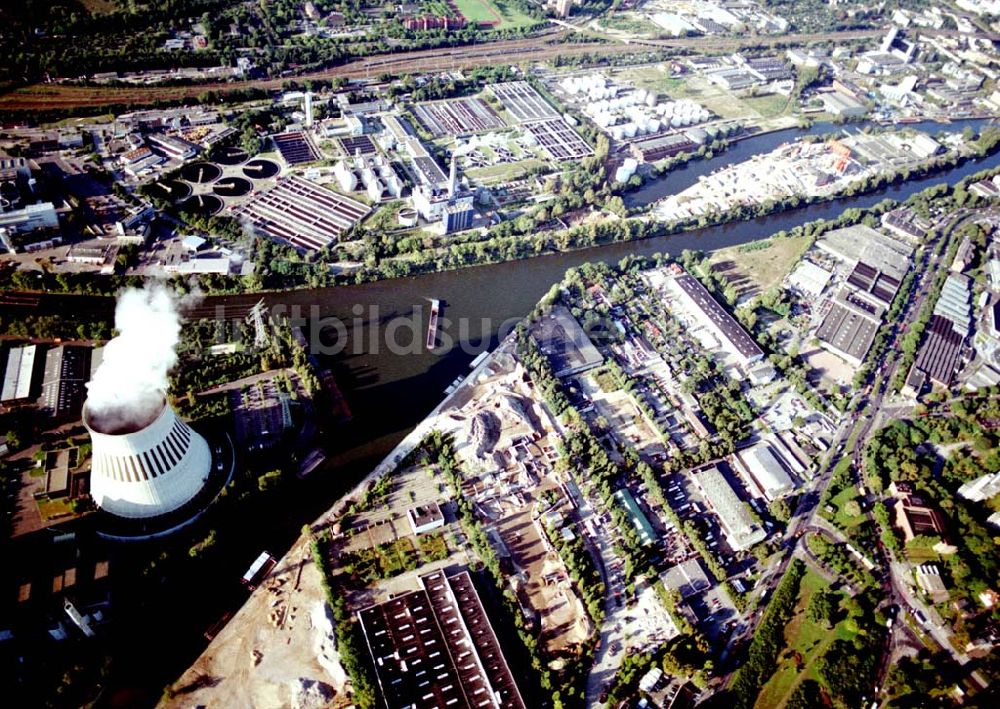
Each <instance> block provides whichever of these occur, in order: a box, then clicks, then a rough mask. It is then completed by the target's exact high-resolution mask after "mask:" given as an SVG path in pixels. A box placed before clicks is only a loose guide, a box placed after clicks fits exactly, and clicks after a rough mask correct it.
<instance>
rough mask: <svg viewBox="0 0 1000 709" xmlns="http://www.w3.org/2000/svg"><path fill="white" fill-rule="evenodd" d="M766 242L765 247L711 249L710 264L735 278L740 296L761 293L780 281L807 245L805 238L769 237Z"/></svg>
mask: <svg viewBox="0 0 1000 709" xmlns="http://www.w3.org/2000/svg"><path fill="white" fill-rule="evenodd" d="M767 243H768V246H767V247H766V248H758V249H753V250H748V249H747V248H746V246H743V247H740V246H730V247H727V248H725V249H719V250H718V251H715V252H713V253H712V255H711V257H710V259H709V260H710V261H711V263H712V265H713V267H715V268H716V269H717V270H722V271H723V272H724V273H725V275H726V276H727V277H728V278H731V279H733V280H734V281H735V282H736V285H737V288H738V290H739V291H740V295H741V296H742V295H743V294H744V293H753V292H758V293H764V292H766V291H768V290H769V289H770V288H772V287H774V286H776V285H778V284H779V283H781V281H782V279H783V278H784V277H785V276H786V275H787V274H788V272H789V271H791V270H792V267H793V266H794V265H795V264H796V263H798V261H799V259H800V258H801V257H802V254H803V253H804V252H805V250H806V248H808V246H809V239H808V238H806V237H798V238H787V239H769V240H768V242H767ZM741 249H742V250H741Z"/></svg>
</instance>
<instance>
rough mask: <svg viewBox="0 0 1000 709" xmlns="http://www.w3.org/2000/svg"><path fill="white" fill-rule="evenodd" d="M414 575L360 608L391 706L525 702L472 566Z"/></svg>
mask: <svg viewBox="0 0 1000 709" xmlns="http://www.w3.org/2000/svg"><path fill="white" fill-rule="evenodd" d="M419 582H420V588H419V589H418V590H415V591H411V592H410V593H406V594H403V595H400V596H397V597H396V598H393V599H392V600H390V601H386V602H385V603H382V604H379V605H376V606H371V607H369V608H365V609H363V610H361V611H358V618H359V619H360V620H361V628H362V631H363V632H364V636H365V641H366V642H367V644H368V650H369V652H371V655H372V659H373V660H374V662H375V668H376V674H377V675H378V681H379V686H380V687H381V688H382V696H383V698H384V700H385V702H386V705H387V706H388V707H389V709H405V708H406V707H414V708H417V709H420V708H423V707H426V708H427V709H430V708H431V707H450V706H466V707H500V708H501V709H524V706H525V705H524V702H523V701H522V699H521V694H520V692H518V689H517V683H516V682H515V681H514V677H513V675H512V674H511V672H510V668H509V667H508V666H507V661H506V660H505V659H504V656H503V651H502V650H501V649H500V643H499V642H498V641H497V638H496V634H495V633H494V632H493V628H492V626H491V625H490V621H489V618H488V617H487V615H486V611H485V610H484V609H483V606H482V603H481V602H480V600H479V594H478V593H477V592H476V589H475V586H474V585H473V583H472V577H471V576H470V575H469V572H468V571H461V572H459V573H457V574H452V575H445V574H444V572H440V571H438V572H435V573H432V574H426V575H424V576H421V577H420V578H419Z"/></svg>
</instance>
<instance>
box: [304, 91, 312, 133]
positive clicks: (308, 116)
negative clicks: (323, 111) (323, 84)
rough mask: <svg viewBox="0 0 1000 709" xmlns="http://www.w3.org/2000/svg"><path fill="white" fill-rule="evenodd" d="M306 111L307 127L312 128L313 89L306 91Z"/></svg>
mask: <svg viewBox="0 0 1000 709" xmlns="http://www.w3.org/2000/svg"><path fill="white" fill-rule="evenodd" d="M305 113H306V128H312V124H313V95H312V91H306V98H305Z"/></svg>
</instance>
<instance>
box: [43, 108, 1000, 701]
mask: <svg viewBox="0 0 1000 709" xmlns="http://www.w3.org/2000/svg"><path fill="white" fill-rule="evenodd" d="M814 130H819V132H828V131H825V130H822V129H816V128H815V127H814ZM791 137H793V136H792V135H791V134H787V135H784V136H779V137H775V136H774V134H771V135H769V136H760V137H758V138H754V139H752V141H745V142H743V143H741V144H740V145H739V146H737V149H738V150H741V151H742V150H744V146H745V145H748V144H751V145H752V146H753V147H752V151H754V152H766V151H767V150H769V149H770V148H768V146H769V145H772V146H773V145H777V144H779V143H780V142H784V141H785V140H788V139H790V138H791ZM775 140H777V141H778V142H777V143H775V142H774V141H775ZM754 141H762V142H754ZM749 154H751V153H745V152H741V153H737V152H734V151H732V150H731V151H729V152H727V153H725V154H723V155H722V156H720V157H719V158H717V159H716V160H714V161H711V162H705V163H704V165H702V166H701V167H700V168H699V169H708V168H709V167H712V168H714V167H716V166H718V165H720V164H724V163H728V162H730V161H731V160H735V159H744V158H745V157H749ZM998 164H1000V154H998V155H994V156H993V157H991V158H988V159H986V160H983V161H971V162H968V163H966V164H964V165H963V166H961V167H958V168H955V169H953V170H950V171H947V172H944V173H940V174H938V175H935V176H932V177H928V178H925V179H922V180H915V181H912V182H909V183H907V184H905V185H895V186H891V187H888V188H885V189H882V190H879V191H878V192H875V193H872V194H869V195H864V196H858V197H851V198H845V199H840V200H834V201H831V202H827V203H824V204H819V205H812V206H807V207H803V208H800V209H797V210H793V211H788V212H783V213H781V214H775V215H772V216H769V217H763V218H761V219H756V220H752V221H747V222H741V223H735V224H728V225H722V226H717V227H711V228H706V229H699V230H695V231H691V232H686V233H684V234H678V235H673V236H668V237H661V238H656V239H649V240H645V241H638V242H631V243H624V244H613V245H608V246H602V247H595V248H591V249H585V250H580V251H574V252H570V253H562V254H554V255H548V256H541V257H538V258H534V259H530V260H524V261H516V262H510V263H502V264H497V265H490V266H481V267H475V268H467V269H463V270H460V271H451V272H446V273H438V274H432V275H426V276H419V277H413V278H405V279H397V280H393V281H388V282H379V283H370V284H363V285H358V286H343V287H337V288H326V289H316V290H308V291H297V292H290V293H274V294H268V295H266V296H264V298H265V300H266V302H267V303H268V304H269V305H270V306H271V307H273V308H275V309H278V308H280V309H284V310H285V311H286V312H289V311H291V310H293V309H294V308H295V307H296V306H297V307H298V308H299V310H300V312H301V314H302V315H303V316H304V318H305V320H306V324H307V325H309V326H310V329H311V332H310V334H311V335H313V336H314V337H315V338H316V340H315V341H316V343H317V345H322V346H323V347H326V348H336V347H337V346H340V347H342V350H341V351H339V352H330V353H327V354H323V353H322V352H317V354H318V356H319V357H320V359H321V360H322V361H323V362H324V363H325V364H328V365H329V366H331V367H332V369H333V370H334V372H335V375H336V378H337V381H338V383H339V385H340V388H341V389H342V390H343V392H344V394H345V395H346V398H347V400H348V403H349V405H350V407H351V409H352V411H353V414H354V418H353V420H352V421H351V422H350V423H348V424H345V425H343V426H341V427H339V428H336V429H334V430H332V431H331V432H330V434H329V438H330V440H327V441H325V443H326V445H327V446H328V448H329V450H330V454H331V455H330V457H329V459H328V460H327V463H326V465H325V466H324V467H322V468H320V469H318V470H316V471H314V472H313V473H312V474H311V475H310V476H309V477H308V478H306V480H305V481H303V482H301V483H295V484H293V485H292V486H291V487H289V488H288V489H287V490H286V491H284V492H282V494H280V495H279V496H278V497H274V498H269V502H268V508H267V509H265V510H262V509H254V510H247V511H246V515H247V520H246V523H245V524H237V525H235V526H234V525H233V524H231V523H229V522H227V523H225V525H224V526H223V527H220V529H219V532H220V534H219V545H220V548H221V547H224V548H225V553H224V554H222V555H216V556H214V557H213V559H214V560H213V563H212V564H211V566H210V567H207V566H204V565H202V566H200V567H196V568H198V571H197V573H194V572H192V574H191V578H167V577H162V578H161V579H159V581H153V582H152V583H151V582H149V581H142V580H141V579H139V578H133V574H134V573H135V572H134V571H131V572H130V571H127V570H123V571H121V572H120V573H119V574H118V576H117V581H116V598H117V602H116V607H115V617H116V623H115V624H114V628H115V630H114V635H113V637H112V638H111V647H112V650H111V651H112V654H113V655H114V657H115V668H116V669H115V672H114V677H113V678H112V680H111V682H110V685H111V687H112V688H113V689H112V691H113V693H114V694H115V695H116V696H119V697H121V696H129V693H130V692H135V694H134V695H132V696H133V697H139V698H141V699H138V703H140V704H147V703H149V702H150V701H155V699H156V698H157V697H158V695H159V691H160V690H161V689H162V687H163V686H164V685H165V684H166V683H168V682H171V681H173V680H174V679H175V678H177V677H178V676H179V675H180V673H181V672H183V670H184V669H185V668H186V667H187V666H188V665H189V664H190V663H191V662H192V661H193V660H194V658H195V657H196V656H197V654H198V653H200V652H201V651H202V650H203V649H204V647H205V640H204V639H203V638H202V635H201V633H202V632H203V631H204V630H205V628H206V627H208V625H210V624H211V623H212V622H214V621H216V620H218V618H219V617H220V616H221V615H222V614H223V613H224V612H226V611H227V610H230V611H235V609H236V608H238V606H239V605H240V604H241V603H242V602H243V600H244V599H245V597H246V595H245V592H244V591H242V590H241V589H240V586H239V584H238V582H237V579H238V578H239V576H240V575H241V574H242V573H243V571H244V570H245V569H246V568H247V566H248V565H249V563H250V562H251V561H252V560H253V558H254V557H255V556H256V555H257V554H258V553H259V552H260V551H261V550H262V549H267V550H268V551H270V552H272V553H273V554H275V555H281V554H283V553H284V551H285V550H286V549H287V548H288V547H289V545H290V544H291V543H292V541H293V540H294V539H295V537H296V536H297V534H298V533H299V530H300V528H301V526H302V525H303V524H304V523H308V522H309V521H311V520H313V519H315V518H316V517H317V516H319V515H320V514H321V513H322V512H323V511H324V510H325V509H326V508H328V507H329V506H330V505H331V504H332V502H333V501H334V500H335V499H336V498H337V497H338V496H340V495H341V494H342V493H343V492H344V491H346V490H347V489H349V488H350V487H352V486H353V485H354V484H355V483H356V482H357V481H358V480H359V479H360V478H361V477H362V476H363V475H364V474H365V473H366V472H367V471H368V470H370V469H371V468H372V467H373V466H374V465H375V464H376V463H377V462H378V461H379V460H380V459H381V458H382V457H383V456H384V455H385V454H386V453H387V452H388V451H389V450H390V449H391V448H392V447H393V445H394V444H395V443H396V442H397V441H399V440H400V439H401V438H402V437H403V436H404V435H405V434H406V433H407V432H408V431H409V430H410V429H411V428H412V427H413V426H414V425H415V424H416V423H417V422H419V421H420V420H421V419H422V418H423V417H424V416H425V415H426V413H427V412H429V411H430V410H431V409H432V408H434V406H435V405H436V404H437V403H438V402H439V401H440V400H441V398H442V397H443V396H444V390H445V389H446V388H447V387H448V386H449V384H450V383H451V382H452V381H453V380H454V379H455V378H456V377H458V376H461V375H464V374H466V373H467V372H468V371H469V363H470V362H471V361H472V360H473V359H474V358H475V356H476V354H477V353H478V352H480V351H482V350H483V349H484V348H491V347H492V346H494V345H495V344H496V341H497V335H498V332H500V330H501V328H503V327H504V326H508V327H509V326H510V325H511V324H512V323H514V322H516V321H517V320H518V319H520V318H522V317H524V316H525V315H526V314H527V313H528V312H529V311H530V310H531V308H532V307H533V306H534V304H535V303H536V302H537V301H538V300H539V299H540V298H541V297H542V296H543V295H544V294H545V293H546V292H547V291H548V290H549V288H550V287H551V286H552V284H554V283H556V282H558V281H559V280H560V279H561V278H562V277H563V274H564V273H565V271H566V270H567V269H569V268H572V267H574V266H579V265H580V264H583V263H586V262H591V261H605V262H609V263H615V262H618V261H620V260H621V259H622V258H623V257H625V256H627V255H629V254H643V255H652V254H655V253H672V254H678V253H680V251H682V250H683V249H686V248H691V249H699V250H703V251H710V250H714V249H718V248H721V247H725V246H732V245H736V244H741V243H746V242H750V241H753V240H756V239H761V238H764V237H766V236H768V235H770V234H772V233H775V232H777V231H781V230H788V229H791V228H793V227H795V226H797V225H799V224H802V223H805V222H808V221H812V220H815V219H821V218H834V217H836V216H837V215H838V214H840V213H841V212H842V211H843V210H845V209H847V208H850V207H862V208H863V207H868V206H871V205H873V204H875V203H877V202H879V201H880V200H882V199H884V198H885V197H891V198H894V199H900V200H901V199H905V198H906V197H908V196H910V195H911V194H913V193H915V192H918V191H920V190H922V189H924V188H925V187H928V186H930V185H934V184H938V183H941V182H950V183H953V182H956V181H958V180H960V179H962V178H963V177H965V176H967V175H969V174H971V173H974V172H976V171H978V170H982V169H985V168H988V167H995V166H997V165H998ZM668 179H669V178H668ZM686 179H690V175H689V176H688V178H686ZM259 297H260V296H250V295H246V296H232V297H224V296H219V297H212V298H208V299H206V300H205V302H203V303H202V304H201V305H200V306H199V308H198V314H199V315H208V314H212V313H216V314H218V315H219V316H221V317H239V318H242V317H244V316H245V315H246V312H247V310H248V308H249V307H250V306H252V305H253V303H255V302H256V301H257V300H258V299H259ZM432 298H435V299H439V300H441V301H442V303H443V310H442V320H441V329H440V336H441V338H442V341H444V340H445V339H450V340H454V341H455V342H457V346H454V347H451V348H441V350H440V351H435V352H428V351H426V349H424V347H423V343H424V338H425V331H424V329H425V328H426V323H427V318H428V315H429V310H430V306H429V299H432ZM105 303H107V307H110V306H111V303H110V300H107V301H105ZM90 306H93V307H95V308H98V307H100V305H99V304H97V303H96V302H95V303H89V302H88V307H90ZM43 307H44V305H43ZM313 311H314V312H313ZM415 313H416V316H415V315H414V314H415ZM400 318H402V320H400ZM321 319H325V320H321ZM334 319H336V320H337V321H339V322H340V323H341V326H342V328H343V330H341V331H338V329H337V326H335V325H334V324H333V322H334ZM407 319H410V322H409V323H408V322H407ZM460 323H465V327H464V329H463V328H462V327H461V326H460ZM338 333H339V334H338ZM373 335H374V337H373ZM390 335H391V337H390ZM390 339H391V340H392V341H393V342H395V344H396V345H398V347H390V346H389V344H388V341H389V340H390ZM411 340H412V341H413V342H411ZM399 349H408V350H410V351H409V352H406V353H404V352H400V351H398V350H399ZM394 350H395V351H394ZM255 507H256V506H255ZM215 523H221V521H217V522H208V524H215ZM149 553H152V555H153V556H155V555H156V554H157V553H158V552H157V551H156V550H148V549H147V550H142V549H136V550H132V551H129V550H127V549H121V550H119V551H118V552H115V555H116V556H121V557H135V558H131V559H130V560H128V561H125V563H124V566H125V567H128V566H134V567H138V566H141V564H142V563H143V562H144V559H145V557H146V555H147V554H149ZM116 568H119V569H122V568H123V566H118V567H116ZM153 578H154V579H156V577H155V576H154V577H153ZM300 612H304V611H303V610H302V609H300ZM139 649H142V650H141V651H140V652H137V650H139Z"/></svg>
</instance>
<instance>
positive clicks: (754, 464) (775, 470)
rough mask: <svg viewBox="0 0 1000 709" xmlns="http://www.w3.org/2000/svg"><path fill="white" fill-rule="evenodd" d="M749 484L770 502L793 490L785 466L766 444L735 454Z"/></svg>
mask: <svg viewBox="0 0 1000 709" xmlns="http://www.w3.org/2000/svg"><path fill="white" fill-rule="evenodd" d="M737 458H739V461H740V462H741V463H742V467H743V469H744V470H745V471H746V473H747V475H748V476H749V478H750V482H752V483H753V485H754V486H755V487H756V488H757V489H758V490H760V493H761V494H762V495H763V496H764V498H765V499H766V500H767V501H768V502H770V501H771V500H774V499H776V498H778V497H781V496H782V495H787V494H788V493H790V492H791V491H792V490H794V489H795V483H794V482H793V481H792V478H791V476H790V475H789V474H788V471H787V470H785V465H784V463H782V461H781V460H779V459H778V456H777V455H775V451H774V450H773V449H772V447H771V446H770V444H768V443H758V444H757V445H755V446H753V447H751V448H747V449H746V450H742V451H740V452H739V453H738V454H737Z"/></svg>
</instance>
